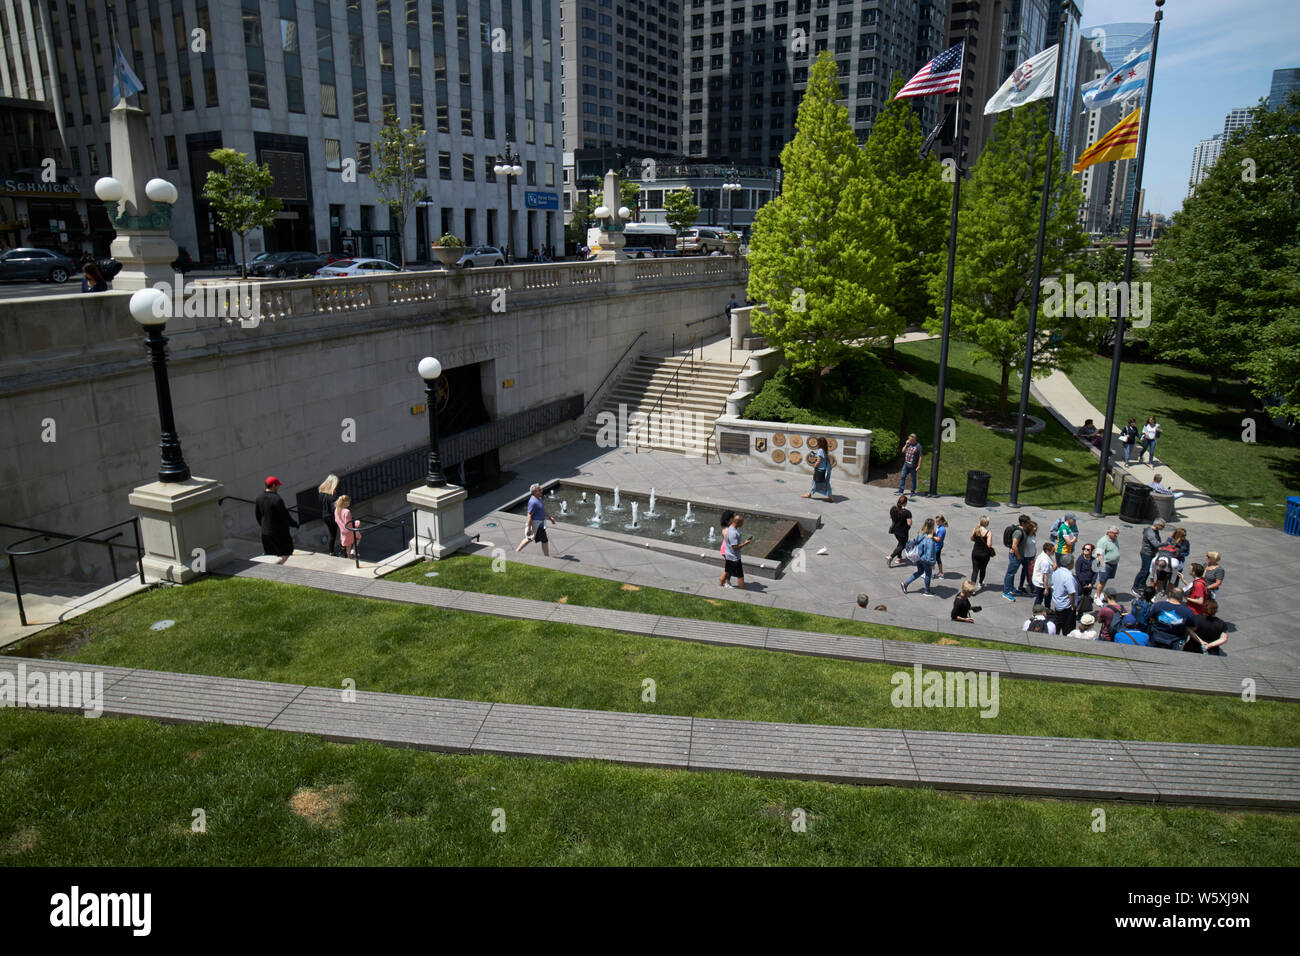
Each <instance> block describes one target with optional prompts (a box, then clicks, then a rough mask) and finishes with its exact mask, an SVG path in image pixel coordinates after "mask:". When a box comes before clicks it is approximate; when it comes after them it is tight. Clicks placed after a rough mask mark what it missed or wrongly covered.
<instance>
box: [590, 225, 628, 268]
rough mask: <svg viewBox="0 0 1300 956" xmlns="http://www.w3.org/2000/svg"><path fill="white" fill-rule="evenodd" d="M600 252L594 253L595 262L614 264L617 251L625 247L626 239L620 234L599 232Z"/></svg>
mask: <svg viewBox="0 0 1300 956" xmlns="http://www.w3.org/2000/svg"><path fill="white" fill-rule="evenodd" d="M599 245H600V251H599V252H597V253H596V261H597V262H606V261H608V262H614V261H616V260H617V259H618V253H619V250H620V249H622V248H623V247H624V246H625V245H627V237H626V236H624V235H623V233H621V232H606V231H605V230H603V229H602V230H601V231H600V243H599Z"/></svg>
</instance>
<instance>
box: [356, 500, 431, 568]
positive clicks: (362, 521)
mask: <svg viewBox="0 0 1300 956" xmlns="http://www.w3.org/2000/svg"><path fill="white" fill-rule="evenodd" d="M415 512H416V509H414V508H408V509H407V510H406V511H403V512H402V513H401V514H400V515H394V516H393V517H392V518H379V517H376V516H375V515H362V516H361V517H360V518H353V520H352V527H351V528H349V529H348V530H349V531H351V532H352V533H353V534H355V535H356V536H357V537H356V540H355V541H353V543H352V560H353V563H354V564H355V566H356V568H357V569H358V570H360V568H361V548H360V544H361V532H363V531H373V530H374V529H375V528H393V527H396V528H400V529H401V532H402V540H403V541H406V540H408V539H407V537H406V519H407V518H412V521H411V538H410V539H409V540H410V541H411V544H410V545H408V546H406V547H403V548H402V549H401V550H402V551H414V552H415V553H417V554H418V553H419V548H418V547H417V546H416V541H415V532H416V530H417V526H416V521H415V520H414V518H413V517H412V516H413V515H414V514H415ZM397 553H400V552H394V554H397ZM389 557H392V555H389ZM380 564H382V562H378V563H377V564H376V566H375V569H374V571H375V574H376V575H378V574H379V565H380Z"/></svg>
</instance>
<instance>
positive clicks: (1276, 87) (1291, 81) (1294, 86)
mask: <svg viewBox="0 0 1300 956" xmlns="http://www.w3.org/2000/svg"><path fill="white" fill-rule="evenodd" d="M1293 90H1300V66H1291V67H1286V68H1285V69H1281V70H1274V71H1273V82H1272V83H1271V84H1270V85H1269V88H1268V105H1269V106H1271V107H1273V108H1274V109H1276V108H1278V107H1279V106H1281V105H1282V104H1283V103H1285V102H1286V98H1287V96H1288V94H1290V93H1291V92H1292V91H1293Z"/></svg>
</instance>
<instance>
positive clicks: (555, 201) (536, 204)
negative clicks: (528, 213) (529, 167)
mask: <svg viewBox="0 0 1300 956" xmlns="http://www.w3.org/2000/svg"><path fill="white" fill-rule="evenodd" d="M524 206H526V207H527V208H529V209H559V208H560V197H559V196H557V195H556V194H555V193H536V192H533V191H532V190H529V191H528V192H526V193H524Z"/></svg>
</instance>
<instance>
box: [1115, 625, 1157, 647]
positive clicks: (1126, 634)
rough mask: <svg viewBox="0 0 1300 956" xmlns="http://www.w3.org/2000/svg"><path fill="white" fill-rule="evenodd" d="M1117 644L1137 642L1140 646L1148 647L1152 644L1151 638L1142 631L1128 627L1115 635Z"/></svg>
mask: <svg viewBox="0 0 1300 956" xmlns="http://www.w3.org/2000/svg"><path fill="white" fill-rule="evenodd" d="M1115 643H1116V644H1136V645H1137V646H1138V647H1147V646H1149V645H1150V644H1151V639H1150V638H1149V637H1147V636H1146V634H1145V633H1143V632H1142V631H1139V630H1136V629H1133V628H1127V629H1125V630H1123V631H1120V632H1119V633H1118V634H1116V635H1115Z"/></svg>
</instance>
